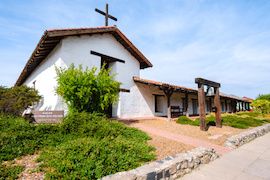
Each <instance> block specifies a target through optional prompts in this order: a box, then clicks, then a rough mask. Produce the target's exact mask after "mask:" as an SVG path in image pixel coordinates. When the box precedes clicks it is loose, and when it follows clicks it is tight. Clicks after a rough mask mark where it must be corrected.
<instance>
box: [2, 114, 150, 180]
mask: <svg viewBox="0 0 270 180" xmlns="http://www.w3.org/2000/svg"><path fill="white" fill-rule="evenodd" d="M149 139H150V138H149V136H148V135H147V134H145V133H144V132H142V131H140V130H138V129H135V128H130V127H127V126H126V125H124V124H122V123H119V122H117V121H110V120H108V119H107V118H105V117H104V116H100V115H97V114H88V113H72V114H70V115H68V116H67V117H66V118H65V119H64V121H63V123H62V124H58V125H34V124H30V123H28V122H27V121H25V120H24V119H22V118H16V117H12V116H0V163H2V162H3V161H5V160H12V159H14V158H16V157H19V156H22V155H26V154H33V153H34V152H35V151H37V150H41V155H40V158H39V161H42V168H41V170H42V171H44V172H46V178H47V179H97V178H101V177H102V176H105V175H109V174H111V173H116V172H118V171H125V170H129V169H132V168H136V167H138V166H140V165H141V164H143V163H145V162H148V161H151V160H153V159H155V154H154V148H153V147H151V146H149V145H148V144H147V140H149ZM2 169H3V168H2ZM2 169H1V170H2ZM14 171H15V169H14ZM3 172H4V173H5V174H10V175H12V174H14V173H11V172H12V169H7V168H5V170H3ZM6 172H8V173H6ZM9 172H10V173H9ZM17 172H19V171H17ZM4 173H3V174H4Z"/></svg>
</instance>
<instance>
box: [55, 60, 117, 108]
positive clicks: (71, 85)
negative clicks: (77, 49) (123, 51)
mask: <svg viewBox="0 0 270 180" xmlns="http://www.w3.org/2000/svg"><path fill="white" fill-rule="evenodd" d="M56 72H57V82H58V87H57V89H56V92H57V93H58V94H59V95H60V96H62V97H63V99H64V100H65V102H66V103H67V105H68V108H69V111H70V112H71V111H78V112H83V111H86V112H90V113H93V112H99V113H102V112H104V111H105V110H106V109H107V108H109V106H110V105H111V104H113V103H115V102H116V101H117V100H118V93H119V87H120V83H119V82H117V81H115V80H114V79H113V78H114V75H110V70H106V69H105V68H104V67H102V68H101V70H100V71H99V72H98V73H97V68H96V67H94V68H92V69H90V70H89V69H88V68H86V69H85V70H83V69H82V66H79V68H75V66H74V65H73V64H72V65H71V66H70V67H69V68H68V69H61V68H59V69H56Z"/></svg>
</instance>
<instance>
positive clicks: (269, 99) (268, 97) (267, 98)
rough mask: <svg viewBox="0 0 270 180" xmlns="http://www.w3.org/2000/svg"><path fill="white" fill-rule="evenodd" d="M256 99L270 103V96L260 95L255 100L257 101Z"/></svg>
mask: <svg viewBox="0 0 270 180" xmlns="http://www.w3.org/2000/svg"><path fill="white" fill-rule="evenodd" d="M258 99H260V100H268V101H270V94H260V95H259V96H258V97H257V98H256V100H258Z"/></svg>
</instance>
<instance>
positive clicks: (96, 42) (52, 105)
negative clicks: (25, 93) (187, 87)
mask: <svg viewBox="0 0 270 180" xmlns="http://www.w3.org/2000/svg"><path fill="white" fill-rule="evenodd" d="M91 50H93V51H96V52H99V53H102V54H105V55H108V56H112V57H115V58H118V59H122V60H124V61H125V63H119V62H116V63H112V66H111V68H112V73H114V74H116V76H115V78H116V80H117V81H119V82H121V88H125V89H131V88H133V87H134V86H135V83H134V82H133V79H132V77H133V76H139V75H140V64H139V62H138V61H137V60H136V59H135V58H134V57H133V56H132V55H131V54H130V53H129V52H128V51H127V50H126V49H125V48H124V47H123V46H122V45H121V44H120V43H119V42H118V41H116V39H115V38H114V37H113V36H112V35H109V34H103V35H92V36H86V35H84V36H72V37H67V38H65V39H63V40H62V41H61V42H60V43H59V44H58V45H57V47H56V48H55V49H54V50H53V51H52V52H51V53H50V54H49V56H48V57H47V58H46V59H45V60H43V62H42V63H41V64H40V65H39V66H38V67H37V68H36V70H35V71H34V72H33V73H32V74H31V75H30V76H29V77H28V78H27V79H26V81H25V82H24V83H23V84H26V85H28V86H30V87H32V86H33V82H34V81H36V83H35V87H36V89H37V90H38V91H39V93H40V94H41V95H42V96H43V101H42V102H41V103H40V104H39V106H38V107H37V109H38V110H61V109H66V106H65V104H64V103H63V101H62V100H61V98H60V97H59V96H57V95H56V93H55V88H56V86H57V82H56V72H55V66H61V67H64V68H66V67H68V66H70V65H71V64H72V63H74V65H75V66H78V65H80V64H82V65H83V67H86V66H87V67H88V68H92V67H94V66H95V67H97V68H98V69H99V68H100V63H101V62H100V59H101V58H100V57H99V56H95V55H92V54H90V51H91ZM128 94H129V95H130V94H131V93H126V94H125V93H120V98H121V101H129V96H128ZM129 102H130V101H129ZM124 104H125V103H124ZM124 104H123V105H124ZM121 107H123V106H121V103H120V102H118V103H116V104H115V105H114V106H113V115H114V116H118V117H120V116H121V114H125V112H130V111H132V110H130V109H129V107H131V106H127V107H125V111H124V112H122V110H121V109H120V108H121Z"/></svg>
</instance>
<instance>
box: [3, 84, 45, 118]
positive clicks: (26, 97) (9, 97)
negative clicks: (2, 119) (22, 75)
mask: <svg viewBox="0 0 270 180" xmlns="http://www.w3.org/2000/svg"><path fill="white" fill-rule="evenodd" d="M40 98H41V97H40V96H39V95H38V92H37V91H36V90H35V89H33V88H29V87H27V86H15V87H11V88H5V87H2V86H0V113H6V114H12V115H17V116H20V115H21V114H22V112H23V111H24V110H25V109H26V108H27V107H29V106H31V105H33V103H36V102H38V101H39V100H40Z"/></svg>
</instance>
